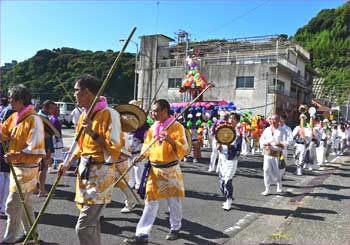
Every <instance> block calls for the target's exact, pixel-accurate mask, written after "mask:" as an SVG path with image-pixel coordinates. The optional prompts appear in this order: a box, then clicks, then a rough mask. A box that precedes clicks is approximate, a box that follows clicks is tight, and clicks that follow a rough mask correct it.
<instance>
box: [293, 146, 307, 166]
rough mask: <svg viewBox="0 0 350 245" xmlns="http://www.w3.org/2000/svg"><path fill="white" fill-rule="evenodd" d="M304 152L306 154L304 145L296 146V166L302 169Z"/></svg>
mask: <svg viewBox="0 0 350 245" xmlns="http://www.w3.org/2000/svg"><path fill="white" fill-rule="evenodd" d="M304 152H305V145H304V144H295V155H294V158H295V164H296V165H297V167H298V168H300V167H302V166H303V165H304Z"/></svg>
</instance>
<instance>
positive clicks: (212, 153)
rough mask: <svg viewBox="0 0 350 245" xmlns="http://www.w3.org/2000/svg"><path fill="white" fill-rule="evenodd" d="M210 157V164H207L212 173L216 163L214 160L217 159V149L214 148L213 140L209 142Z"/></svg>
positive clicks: (214, 140) (214, 141)
mask: <svg viewBox="0 0 350 245" xmlns="http://www.w3.org/2000/svg"><path fill="white" fill-rule="evenodd" d="M211 148H212V152H211V156H210V163H209V170H210V171H213V170H215V163H216V158H217V157H218V154H219V152H218V149H217V148H216V139H215V138H214V139H213V140H212V142H211Z"/></svg>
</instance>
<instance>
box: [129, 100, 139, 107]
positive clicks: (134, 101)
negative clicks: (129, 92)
mask: <svg viewBox="0 0 350 245" xmlns="http://www.w3.org/2000/svg"><path fill="white" fill-rule="evenodd" d="M129 104H130V105H136V106H138V107H141V106H142V102H141V101H139V100H130V101H129Z"/></svg>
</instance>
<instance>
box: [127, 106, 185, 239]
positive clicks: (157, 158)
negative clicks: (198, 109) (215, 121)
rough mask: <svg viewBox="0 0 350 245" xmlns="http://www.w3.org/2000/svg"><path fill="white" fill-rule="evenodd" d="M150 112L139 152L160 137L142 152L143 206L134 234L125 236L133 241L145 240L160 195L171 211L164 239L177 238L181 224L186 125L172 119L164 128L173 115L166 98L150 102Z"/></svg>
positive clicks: (156, 209)
mask: <svg viewBox="0 0 350 245" xmlns="http://www.w3.org/2000/svg"><path fill="white" fill-rule="evenodd" d="M151 112H152V118H154V119H155V120H156V122H155V124H153V125H152V127H151V128H150V129H149V130H148V133H147V136H146V139H145V142H144V144H143V147H142V151H141V152H144V150H145V149H146V148H147V147H148V146H149V145H150V143H151V142H152V141H153V140H154V139H156V138H159V141H158V142H156V143H155V144H153V145H152V146H151V148H150V149H149V150H148V151H147V152H146V153H145V155H144V157H148V158H149V160H150V165H149V166H150V168H149V175H148V178H147V184H146V200H145V207H144V210H143V214H142V217H141V219H140V221H139V223H138V224H137V228H136V234H135V236H134V237H132V238H129V239H125V240H124V241H125V242H127V243H132V244H140V243H147V242H148V236H149V233H150V231H151V228H152V225H153V223H154V221H155V219H156V216H157V211H158V207H159V201H158V200H159V199H161V198H165V199H166V200H167V203H168V208H169V211H170V232H169V233H168V234H167V236H166V239H167V240H176V239H178V237H179V231H180V228H181V220H182V204H181V198H183V197H184V196H185V190H184V184H183V178H182V172H181V169H180V165H179V159H183V157H184V154H185V151H186V150H187V148H188V144H187V140H186V135H185V129H184V127H183V126H182V125H181V123H179V122H175V123H173V124H172V125H171V126H170V127H169V128H168V129H167V130H164V129H165V128H166V127H167V126H168V125H169V124H170V123H171V122H172V121H173V119H174V117H173V116H171V114H170V105H169V103H168V101H166V100H163V99H161V100H157V101H156V102H155V103H154V104H153V105H152V111H151ZM140 188H141V187H140Z"/></svg>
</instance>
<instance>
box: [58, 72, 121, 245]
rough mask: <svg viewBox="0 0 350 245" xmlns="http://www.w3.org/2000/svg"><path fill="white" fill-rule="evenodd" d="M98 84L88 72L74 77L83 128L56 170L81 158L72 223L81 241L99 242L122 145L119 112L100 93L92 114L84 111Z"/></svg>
mask: <svg viewBox="0 0 350 245" xmlns="http://www.w3.org/2000/svg"><path fill="white" fill-rule="evenodd" d="M100 86H101V83H100V82H99V81H98V80H97V79H96V78H95V77H93V76H91V75H87V74H85V75H81V76H79V77H78V78H77V79H76V80H75V85H74V96H75V98H76V101H77V104H78V106H80V107H82V108H84V111H83V112H82V114H81V116H80V118H79V121H78V124H77V127H76V133H78V132H79V131H80V129H81V127H84V128H85V129H84V131H83V133H82V135H81V137H80V138H79V141H78V144H77V145H78V146H77V148H76V149H75V151H74V153H73V156H72V158H71V160H70V161H69V162H68V164H67V166H65V165H64V164H61V165H59V170H58V171H59V174H64V172H65V171H66V170H67V169H68V168H69V167H70V166H71V164H72V163H73V162H74V161H75V160H77V159H79V158H80V164H79V168H78V175H77V185H76V195H75V201H76V203H77V206H78V207H79V209H80V215H79V218H78V221H77V224H76V227H75V230H76V233H77V235H78V238H79V241H80V243H81V244H101V241H100V237H101V231H100V220H99V216H100V214H101V211H102V209H103V208H104V206H105V205H106V204H107V203H110V202H111V200H112V191H113V184H114V180H115V164H114V162H116V161H117V160H118V158H119V155H120V151H121V148H122V146H123V145H124V138H123V134H122V133H121V125H120V115H119V113H118V112H117V111H115V110H114V109H112V108H110V107H108V106H107V100H106V98H105V97H103V96H101V97H100V98H99V101H98V102H97V103H96V106H95V107H94V110H93V113H92V118H91V119H89V118H86V115H87V111H88V110H89V108H90V107H91V105H92V102H93V100H94V98H95V96H96V94H97V92H98V90H99V88H100Z"/></svg>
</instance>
